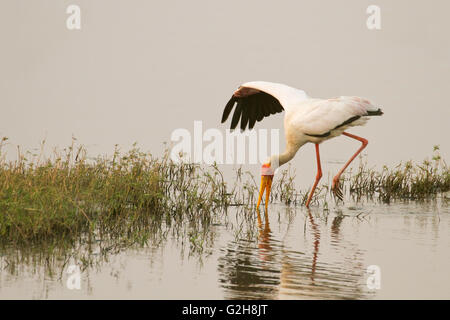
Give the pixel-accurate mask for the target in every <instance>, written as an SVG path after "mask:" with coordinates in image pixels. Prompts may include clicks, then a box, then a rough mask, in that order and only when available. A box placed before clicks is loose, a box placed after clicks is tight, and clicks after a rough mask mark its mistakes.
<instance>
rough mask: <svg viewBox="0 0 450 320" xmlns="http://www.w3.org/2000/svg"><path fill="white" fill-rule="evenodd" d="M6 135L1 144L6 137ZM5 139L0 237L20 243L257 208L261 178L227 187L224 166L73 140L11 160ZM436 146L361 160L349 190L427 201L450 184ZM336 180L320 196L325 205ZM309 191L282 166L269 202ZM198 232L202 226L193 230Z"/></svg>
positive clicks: (124, 233)
mask: <svg viewBox="0 0 450 320" xmlns="http://www.w3.org/2000/svg"><path fill="white" fill-rule="evenodd" d="M5 141H6V140H5V139H3V140H2V142H1V143H2V144H3V143H5ZM1 146H2V145H1V144H0V242H1V243H2V244H3V245H5V244H23V245H30V244H32V243H39V242H48V241H62V240H64V241H67V242H68V243H73V242H74V241H76V240H77V239H78V238H80V237H81V236H85V235H89V234H93V233H95V234H98V235H99V236H100V237H102V238H111V239H113V238H117V237H119V238H120V239H122V240H123V239H128V240H130V239H131V240H132V241H136V242H145V241H146V239H147V238H148V236H149V235H148V233H145V234H146V235H145V236H143V234H142V232H140V231H141V230H142V229H150V230H154V232H158V230H160V229H161V228H160V226H161V225H162V224H164V225H165V226H167V227H175V228H182V226H184V225H187V226H188V227H189V228H190V229H192V230H196V231H198V230H202V229H205V228H207V227H208V226H209V225H210V224H211V223H212V221H213V220H214V219H215V217H217V216H218V215H219V214H220V213H223V212H225V211H226V209H227V208H228V207H230V206H243V207H244V208H246V209H247V210H246V212H247V213H248V214H250V215H253V214H254V210H253V208H254V205H255V201H256V196H257V187H258V186H257V183H258V182H259V181H255V179H254V177H253V176H252V175H251V174H250V173H248V172H242V170H238V171H237V172H236V177H235V179H234V185H229V184H228V183H227V182H226V181H225V179H224V177H223V175H222V173H221V171H220V170H219V169H218V168H217V166H201V165H197V164H186V163H183V164H177V163H174V162H172V161H171V160H170V159H169V156H168V153H166V154H165V155H164V156H163V157H160V158H155V157H153V156H152V155H151V154H149V153H144V152H141V151H140V150H139V149H138V148H136V147H134V148H133V149H131V150H130V151H128V152H126V153H120V152H119V151H118V149H116V150H115V152H114V154H113V156H112V157H111V158H105V157H98V158H96V159H93V160H90V159H88V158H87V157H86V154H87V152H86V149H85V148H84V147H82V146H75V145H74V144H72V145H71V146H69V147H68V148H66V149H63V150H62V151H60V152H57V151H55V154H54V155H53V156H52V157H50V158H47V159H43V157H42V156H41V155H38V156H35V157H31V159H27V158H26V157H25V156H24V155H19V156H18V159H17V160H16V161H9V162H8V161H5V157H4V155H2V154H1ZM438 151H439V150H438V148H437V147H435V150H434V155H433V159H432V160H431V161H427V160H425V161H424V162H423V163H420V164H415V163H412V162H406V163H404V164H399V165H398V166H396V167H394V168H393V169H389V168H387V167H384V168H383V169H382V170H381V171H377V170H375V169H373V168H369V167H368V166H367V164H365V163H364V162H362V161H361V163H360V166H359V167H358V168H357V169H356V170H355V169H354V170H353V172H352V171H349V173H347V174H346V175H345V176H344V178H343V182H342V183H343V187H344V190H345V191H346V193H347V195H348V196H350V197H351V198H353V199H354V200H356V201H359V200H361V199H371V200H379V201H383V202H389V201H391V200H394V199H429V198H433V197H435V196H436V195H438V194H440V193H443V192H447V191H448V190H450V170H449V168H448V166H447V165H446V163H445V161H444V160H443V159H441V158H440V156H439V154H438ZM328 188H329V185H328V184H327V183H325V184H322V186H320V188H319V189H318V192H316V195H315V197H314V199H313V203H315V204H323V205H326V206H327V205H328V201H330V200H332V198H331V196H330V193H329V192H328V191H329V190H328ZM307 195H308V190H303V191H297V189H296V187H295V184H294V176H293V175H292V172H290V170H284V171H283V172H282V173H281V174H280V175H279V176H278V177H276V180H275V182H274V186H273V194H272V201H273V202H281V203H283V204H286V205H293V206H300V205H303V204H304V203H305V200H306V197H307ZM194 234H195V232H194Z"/></svg>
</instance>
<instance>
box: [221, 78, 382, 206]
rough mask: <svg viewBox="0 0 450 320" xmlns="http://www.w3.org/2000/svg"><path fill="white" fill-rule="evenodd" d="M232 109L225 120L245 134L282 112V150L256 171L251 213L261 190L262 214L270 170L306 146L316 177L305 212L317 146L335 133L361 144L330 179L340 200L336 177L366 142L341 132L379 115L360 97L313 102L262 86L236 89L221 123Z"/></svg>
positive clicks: (285, 89)
mask: <svg viewBox="0 0 450 320" xmlns="http://www.w3.org/2000/svg"><path fill="white" fill-rule="evenodd" d="M234 106H236V108H235V109H234V113H233V117H232V120H231V130H234V129H235V128H236V127H237V125H238V123H239V120H240V128H241V130H245V129H246V128H247V127H248V128H249V129H250V130H251V129H253V127H254V126H255V123H256V121H261V120H262V119H263V118H264V117H268V116H270V115H272V114H276V113H279V112H282V111H285V116H284V131H285V138H286V150H285V151H284V152H283V153H281V154H279V155H273V156H271V157H270V158H269V159H268V160H267V161H266V162H265V163H263V165H262V167H261V187H260V191H259V197H258V203H257V209H258V208H259V205H260V203H261V199H262V196H263V194H264V190H265V191H266V202H265V206H266V209H267V206H268V203H269V195H270V190H271V186H272V180H273V176H274V174H275V170H276V169H277V168H278V167H280V166H282V165H283V164H285V163H286V162H288V161H290V160H291V159H292V158H293V157H294V155H295V154H296V153H297V151H298V149H299V148H300V147H301V146H303V145H304V144H305V143H307V142H311V143H314V144H315V147H316V157H317V175H316V180H315V182H314V184H313V187H312V188H311V191H310V193H309V196H308V200H307V201H306V207H308V208H309V204H310V202H311V198H312V196H313V194H314V190H315V189H316V186H317V184H318V182H319V180H320V178H321V177H322V168H321V165H320V154H319V144H320V143H322V142H323V141H325V140H328V139H331V138H334V137H337V136H339V135H341V134H343V135H345V136H347V137H350V138H353V139H356V140H358V141H360V142H361V143H362V145H361V147H360V148H359V149H358V150H357V151H356V153H355V154H354V155H353V156H352V157H351V158H350V159H349V160H348V161H347V162H346V163H345V165H344V167H343V168H342V169H341V170H340V171H339V172H338V174H337V175H336V176H335V177H334V178H333V182H332V185H331V189H332V191H333V193H334V194H335V195H336V196H337V197H338V198H340V199H342V198H343V194H342V191H341V189H340V188H339V177H340V176H341V174H342V172H343V171H344V170H345V169H346V168H347V167H348V165H349V164H350V163H351V162H352V161H353V159H355V158H356V156H357V155H358V154H359V153H360V152H361V151H362V150H363V149H364V148H365V147H366V146H367V143H368V141H367V140H366V139H364V138H361V137H358V136H355V135H353V134H350V133H347V132H345V130H346V129H347V128H349V127H353V126H361V125H364V124H365V123H366V122H367V120H368V119H369V117H370V116H380V115H382V114H383V112H382V111H381V109H380V108H378V107H375V106H373V105H372V104H371V103H370V102H369V101H368V100H366V99H363V98H359V97H346V96H345V97H344V96H343V97H338V98H332V99H313V98H310V97H308V95H307V94H306V93H305V92H304V91H302V90H299V89H295V88H292V87H289V86H287V85H284V84H279V83H272V82H265V81H253V82H247V83H244V84H242V85H241V86H240V87H239V88H238V89H237V90H236V91H235V92H234V93H233V96H232V97H231V99H230V100H229V101H228V103H227V105H226V106H225V109H224V111H223V116H222V123H223V122H225V121H226V120H227V118H228V116H229V115H230V113H231V111H232V110H233V107H234Z"/></svg>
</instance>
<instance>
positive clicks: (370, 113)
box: [367, 108, 383, 116]
mask: <svg viewBox="0 0 450 320" xmlns="http://www.w3.org/2000/svg"><path fill="white" fill-rule="evenodd" d="M382 114H383V111H382V110H381V108H378V110H376V111H367V115H368V116H381V115H382Z"/></svg>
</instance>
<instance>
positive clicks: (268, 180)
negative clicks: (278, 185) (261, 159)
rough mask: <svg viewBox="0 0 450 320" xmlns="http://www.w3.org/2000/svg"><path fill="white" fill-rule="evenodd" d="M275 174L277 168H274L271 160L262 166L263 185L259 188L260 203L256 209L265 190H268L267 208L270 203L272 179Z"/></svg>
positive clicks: (259, 200)
mask: <svg viewBox="0 0 450 320" xmlns="http://www.w3.org/2000/svg"><path fill="white" fill-rule="evenodd" d="M274 175H275V168H273V166H272V164H271V162H270V161H269V162H266V163H264V164H263V165H262V166H261V187H260V188H259V196H258V204H257V205H256V209H259V204H260V203H261V199H262V196H263V194H264V190H266V209H267V206H268V205H269V197H270V190H271V188H272V180H273V176H274Z"/></svg>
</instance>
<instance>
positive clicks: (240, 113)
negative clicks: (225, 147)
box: [222, 87, 284, 130]
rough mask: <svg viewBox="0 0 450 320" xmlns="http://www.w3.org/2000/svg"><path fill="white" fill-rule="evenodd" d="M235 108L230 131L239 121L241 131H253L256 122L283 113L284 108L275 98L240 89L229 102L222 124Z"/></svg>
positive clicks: (245, 88)
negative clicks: (247, 129)
mask: <svg viewBox="0 0 450 320" xmlns="http://www.w3.org/2000/svg"><path fill="white" fill-rule="evenodd" d="M234 106H236V107H235V108H234V113H233V117H232V119H231V126H230V129H231V130H234V129H235V128H236V127H237V125H238V123H239V121H240V122H241V125H240V127H241V130H245V129H246V128H247V125H248V128H249V129H250V130H251V129H253V127H254V126H255V123H256V121H261V120H262V119H264V117H268V116H270V115H272V114H276V113H279V112H282V111H283V110H284V108H283V106H282V105H281V104H280V102H279V101H278V99H277V98H275V97H274V96H272V95H270V94H268V93H266V92H263V91H260V90H257V89H253V88H248V87H240V88H239V89H238V90H237V91H236V92H235V93H234V94H233V96H232V97H231V99H230V100H229V101H228V103H227V105H226V106H225V109H224V110H223V115H222V123H224V122H225V121H226V120H227V119H228V116H229V115H230V113H231V111H232V110H233V107H234Z"/></svg>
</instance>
